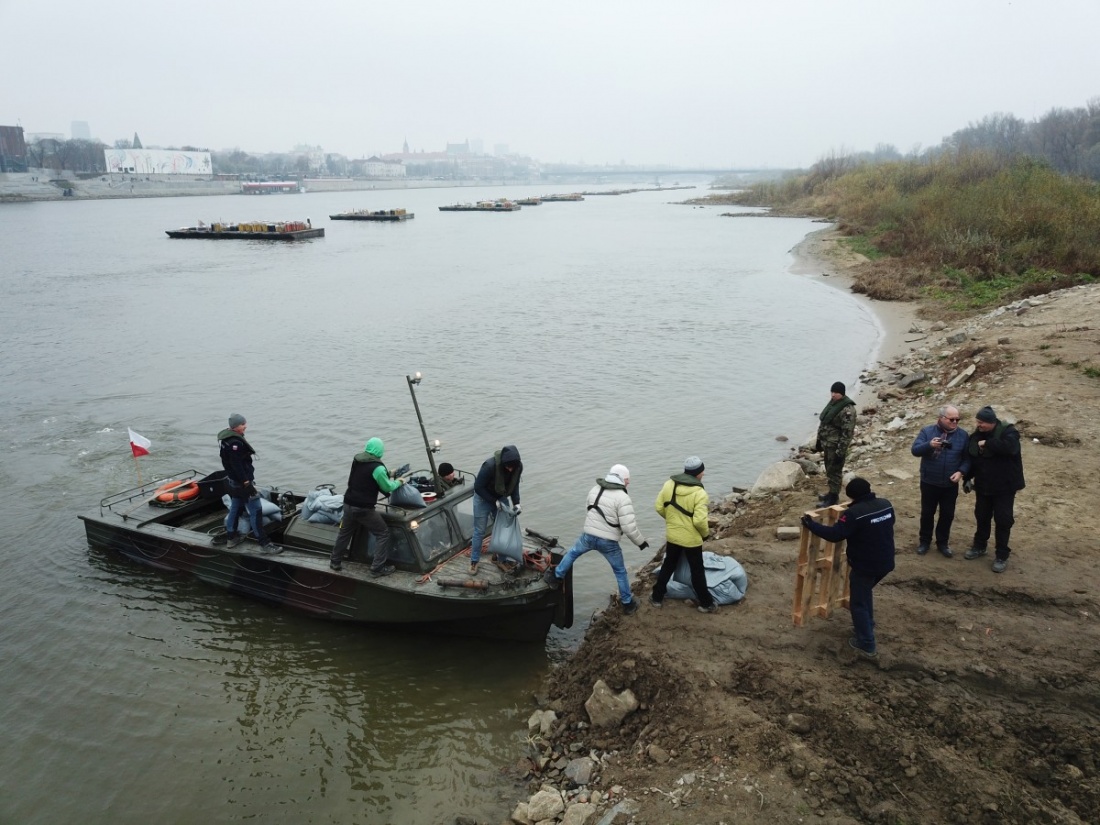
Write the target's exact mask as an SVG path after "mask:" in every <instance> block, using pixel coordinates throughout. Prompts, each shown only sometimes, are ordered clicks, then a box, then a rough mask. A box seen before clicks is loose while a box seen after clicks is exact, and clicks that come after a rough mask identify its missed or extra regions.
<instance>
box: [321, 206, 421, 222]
mask: <svg viewBox="0 0 1100 825" xmlns="http://www.w3.org/2000/svg"><path fill="white" fill-rule="evenodd" d="M415 217H416V215H415V214H413V213H412V212H406V211H405V210H404V209H381V210H377V211H374V212H370V211H368V210H366V209H353V210H352V211H350V212H340V213H339V214H336V215H329V218H330V219H331V220H334V221H382V222H385V223H399V222H400V221H407V220H411V219H413V218H415Z"/></svg>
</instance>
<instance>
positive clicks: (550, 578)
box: [542, 567, 561, 590]
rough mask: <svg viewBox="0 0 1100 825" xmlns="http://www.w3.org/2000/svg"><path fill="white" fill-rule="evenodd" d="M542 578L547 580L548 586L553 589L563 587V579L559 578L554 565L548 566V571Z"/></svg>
mask: <svg viewBox="0 0 1100 825" xmlns="http://www.w3.org/2000/svg"><path fill="white" fill-rule="evenodd" d="M542 580H543V581H544V582H546V586H547V587H549V588H550V589H551V590H557V589H558V588H559V587H561V579H559V578H558V574H557V573H555V572H554V568H553V567H547V568H546V572H545V573H543V574H542Z"/></svg>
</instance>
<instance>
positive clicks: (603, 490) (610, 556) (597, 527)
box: [543, 464, 649, 616]
mask: <svg viewBox="0 0 1100 825" xmlns="http://www.w3.org/2000/svg"><path fill="white" fill-rule="evenodd" d="M629 484H630V470H628V469H627V468H626V467H624V466H623V465H622V464H616V465H615V466H613V467H612V468H611V470H610V471H609V472H608V473H607V475H606V476H604V477H603V478H600V479H597V480H596V486H595V487H593V488H592V489H591V490H589V491H588V515H587V516H586V517H585V520H584V532H583V533H581V537H580V538H579V539H577V542H576V544H574V545H573V546H572V547H571V548H570V549H569V552H568V553H566V554H565V556H564V557H563V558H562V560H561V562H560V563H559V564H558V566H557V567H552V568H550V569H548V570H547V571H546V573H545V574H544V576H543V578H544V579H545V580H546V583H547V584H548V585H550V586H551V587H553V588H555V589H557V588H559V587H561V583H562V580H563V579H564V578H565V577H566V575H568V573H569V570H570V568H572V567H573V563H574V562H575V561H576V560H577V559H578V558H580V557H581V556H583V555H584V554H585V553H587V552H588V551H589V550H596V551H598V552H599V553H600V554H601V555H602V556H603V557H604V558H605V559H607V563H608V564H610V565H611V569H612V570H614V571H615V580H616V581H617V582H618V584H619V603H620V604H621V605H622V606H623V613H625V614H626V615H627V616H631V615H633V614H634V613H637V612H638V602H637V601H636V600H635V599H634V596H633V595H632V594H631V592H630V579H629V577H628V576H627V573H626V564H625V563H624V562H623V551H622V548H621V547H619V540H620V539H622V537H623V536H624V535H625V536H626V537H627V538H628V539H630V540H631V541H632V542H634V544H636V545H637V546H638V549H639V550H645V549H646V548H647V547H649V542H647V541H646V540H645V539H644V538H642V534H641V532H640V531H639V530H638V522H637V519H635V518H634V504H633V503H632V502H631V501H630V496H629V495H628V494H627V492H626V488H627V486H628V485H629Z"/></svg>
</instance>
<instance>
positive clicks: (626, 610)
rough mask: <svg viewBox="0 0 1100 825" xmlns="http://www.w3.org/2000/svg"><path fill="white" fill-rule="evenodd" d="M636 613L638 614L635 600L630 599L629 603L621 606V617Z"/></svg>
mask: <svg viewBox="0 0 1100 825" xmlns="http://www.w3.org/2000/svg"><path fill="white" fill-rule="evenodd" d="M637 612H638V600H637V599H631V600H630V601H628V602H627V603H626V604H624V605H623V615H624V616H633V615H634V614H635V613H637Z"/></svg>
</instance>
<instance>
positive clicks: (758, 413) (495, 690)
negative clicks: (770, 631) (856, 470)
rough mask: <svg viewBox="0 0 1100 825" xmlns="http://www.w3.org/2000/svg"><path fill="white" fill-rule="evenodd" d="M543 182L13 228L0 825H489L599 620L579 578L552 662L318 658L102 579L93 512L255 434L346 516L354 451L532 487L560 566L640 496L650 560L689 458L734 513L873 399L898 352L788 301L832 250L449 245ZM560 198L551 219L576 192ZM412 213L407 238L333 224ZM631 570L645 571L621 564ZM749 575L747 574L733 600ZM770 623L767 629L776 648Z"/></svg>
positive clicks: (247, 624)
mask: <svg viewBox="0 0 1100 825" xmlns="http://www.w3.org/2000/svg"><path fill="white" fill-rule="evenodd" d="M551 189H552V188H548V187H542V186H539V185H534V186H527V187H522V188H516V189H515V190H513V191H505V190H500V189H485V190H480V191H479V190H476V189H466V190H454V189H448V190H438V191H435V190H412V191H400V192H386V191H375V192H348V193H331V194H327V193H326V194H322V193H316V194H305V195H298V196H269V197H264V198H243V197H239V196H238V197H202V198H164V199H154V200H120V201H90V202H78V203H69V202H53V203H34V204H14V205H2V206H0V295H2V296H3V298H2V301H0V330H2V334H0V340H2V342H3V358H2V359H0V386H2V388H3V389H2V393H0V432H2V435H3V450H4V460H3V462H2V463H0V481H2V482H3V483H4V487H5V489H6V490H7V491H8V492H7V495H6V496H4V497H3V498H2V499H0V539H2V540H0V553H2V554H3V570H4V576H3V578H2V580H0V605H2V608H0V619H2V621H0V649H2V651H3V658H4V665H3V667H2V668H0V695H2V696H3V702H2V703H0V733H2V736H0V777H3V779H2V780H0V789H2V790H0V822H4V823H8V822H11V823H17V822H18V823H56V822H76V821H80V822H85V823H108V822H110V823H135V824H136V823H147V822H150V821H170V822H177V823H206V822H210V821H261V822H288V823H291V822H294V823H296V822H305V821H309V822H312V823H353V822H361V823H391V822H392V823H412V825H419V824H420V823H424V825H434V824H435V823H441V822H450V821H453V817H454V815H456V814H461V813H464V814H467V815H469V816H473V817H477V818H481V819H484V820H490V821H492V820H498V819H500V818H501V817H502V816H503V815H504V814H506V813H507V812H508V811H509V810H510V809H511V800H513V799H514V798H516V797H517V796H518V792H517V790H516V788H515V786H514V785H513V783H512V782H511V780H509V779H508V778H507V776H505V775H504V774H503V773H502V772H501V766H503V765H509V764H512V763H513V762H515V760H516V759H517V758H518V757H519V756H521V755H522V754H523V753H524V752H525V751H524V742H523V738H524V735H525V733H526V719H527V717H528V715H529V714H530V712H531V710H532V709H533V704H532V700H531V696H532V694H533V692H535V691H536V690H537V689H538V687H539V684H540V680H541V679H542V678H543V676H544V675H545V674H546V672H547V671H548V669H549V668H550V667H551V665H552V662H553V660H554V659H555V658H557V657H560V654H561V652H562V651H567V650H569V649H571V648H573V647H575V646H576V644H577V643H578V642H579V639H580V637H581V634H582V633H583V628H584V626H585V624H586V623H587V620H588V618H589V617H591V615H592V614H593V612H594V611H596V610H598V609H601V608H603V607H605V606H606V605H607V603H608V596H609V594H611V593H613V592H614V590H615V587H614V579H613V577H612V575H611V571H610V569H609V568H608V567H607V565H606V564H605V563H604V562H603V561H602V559H600V558H599V557H598V556H596V554H592V555H591V556H587V557H585V558H584V559H582V560H581V561H580V562H579V564H578V566H577V568H576V576H575V580H576V582H577V608H576V617H577V623H576V625H575V626H574V628H573V629H572V630H571V631H568V632H556V631H555V633H554V634H553V635H552V636H551V638H550V639H549V640H548V642H547V645H546V646H545V647H543V646H540V645H511V644H505V643H491V642H483V641H474V640H459V639H449V638H448V639H436V638H429V637H424V636H416V635H405V634H398V633H391V632H385V631H380V630H364V629H358V628H350V627H344V626H337V625H331V624H327V623H323V622H318V621H314V620H311V619H306V618H302V617H298V616H296V615H293V614H290V613H288V612H284V611H280V610H277V609H273V608H269V607H266V606H263V605H260V604H256V603H252V602H249V601H247V600H244V599H241V598H239V597H236V596H232V595H230V594H227V593H223V592H221V591H218V590H214V589H211V588H208V587H206V586H204V585H201V584H198V583H195V582H191V581H189V580H187V579H185V578H183V577H180V576H173V575H168V574H163V573H158V572H154V571H151V570H148V569H145V568H142V567H140V566H138V565H136V564H133V563H131V562H127V561H125V560H123V559H121V558H118V557H115V556H112V555H109V554H105V553H103V552H100V551H98V550H92V549H90V548H89V547H88V545H87V543H86V541H85V538H84V531H83V525H82V523H81V522H80V521H79V520H78V519H77V514H79V513H82V512H85V511H88V510H91V509H93V508H95V507H96V506H97V504H98V501H99V499H100V498H102V497H103V496H105V495H108V494H110V493H112V492H115V491H118V490H121V489H123V488H126V487H130V486H133V485H134V484H135V483H136V468H135V462H134V460H133V459H132V457H131V455H130V450H129V446H128V442H127V434H126V428H127V427H132V428H133V429H134V430H136V431H137V432H139V433H141V434H142V435H144V436H145V437H147V438H149V439H150V440H151V441H152V452H151V455H149V456H147V457H145V458H143V459H141V462H142V463H141V471H142V473H143V475H144V476H145V477H146V478H147V479H148V478H150V477H153V476H165V475H169V474H171V473H172V472H173V471H177V470H181V469H187V468H192V467H194V468H196V469H199V470H203V471H211V470H214V469H217V468H218V458H217V442H216V440H215V434H216V433H217V432H218V430H220V429H221V428H222V427H224V426H225V421H226V417H227V416H228V415H229V413H231V412H241V413H243V414H244V415H245V416H247V418H248V421H249V439H250V441H251V442H252V443H253V445H254V446H255V447H256V449H257V452H258V457H257V461H256V464H257V469H258V480H259V481H260V483H269V484H270V483H274V484H278V485H280V486H281V487H282V488H284V489H286V488H288V487H289V488H291V489H294V490H296V491H302V492H304V491H305V490H308V489H311V488H312V487H314V486H316V485H317V484H320V483H324V482H332V483H335V484H336V485H337V486H338V487H342V486H343V483H344V481H345V479H346V476H347V468H348V466H349V461H350V459H351V456H352V455H353V454H354V453H355V452H356V451H357V450H359V449H361V447H362V444H363V442H364V441H365V440H366V439H367V438H368V437H370V436H374V435H377V436H380V437H381V438H383V440H384V441H385V442H386V459H387V461H388V463H389V464H390V466H391V467H392V466H397V465H399V464H402V463H404V462H406V461H411V462H412V463H413V464H414V466H423V464H424V454H423V446H422V441H421V437H420V432H419V428H418V425H417V422H416V416H415V414H414V411H413V408H412V403H411V400H410V398H409V393H408V388H407V385H406V382H405V376H406V375H407V374H410V373H412V372H415V371H418V370H419V371H421V372H423V373H424V382H423V384H422V385H421V389H420V390H419V393H418V397H419V401H420V404H421V408H422V410H423V413H424V417H425V422H426V426H427V430H428V435H429V438H433V439H434V438H438V439H440V440H441V441H442V442H443V449H442V451H441V452H440V454H439V456H438V458H439V460H446V461H450V462H452V463H453V464H455V465H457V466H459V467H462V468H465V469H469V470H473V471H476V469H477V468H478V466H479V465H480V463H481V461H482V460H483V459H484V458H486V457H487V456H488V455H490V454H491V453H492V452H493V451H494V450H496V449H499V448H500V447H501V446H502V445H504V444H509V443H514V444H516V445H517V446H518V447H519V449H520V451H521V453H522V456H523V460H524V464H525V472H524V478H523V484H522V488H521V490H522V497H523V504H524V514H523V516H522V517H521V523H522V524H523V526H525V527H532V528H534V529H537V530H539V531H540V532H543V533H548V534H552V535H557V536H559V537H560V538H561V540H562V542H563V543H566V544H568V543H570V542H572V541H573V540H574V539H575V538H576V535H577V532H578V530H579V529H580V526H581V524H582V522H583V519H584V510H583V503H584V496H585V494H586V493H587V490H588V488H589V487H590V486H591V485H592V483H593V480H594V479H595V478H596V477H597V476H602V475H603V474H604V473H605V472H606V471H607V468H608V467H609V466H610V465H611V464H614V463H619V462H621V463H624V464H626V465H627V466H628V467H630V469H631V473H632V483H631V493H632V494H633V496H634V498H635V501H636V504H637V506H638V510H639V513H640V523H641V527H642V530H643V532H644V533H645V535H646V536H647V537H648V538H649V539H650V541H651V543H652V544H653V545H654V546H659V544H660V537H661V522H660V520H659V519H658V518H657V516H656V514H655V513H654V512H653V510H652V501H653V499H654V497H655V496H656V493H657V491H658V490H659V488H660V485H661V484H662V483H663V480H664V479H665V478H667V476H668V475H669V474H670V473H673V472H678V471H679V469H680V467H681V464H682V461H683V459H684V457H685V456H688V455H691V454H697V455H699V456H701V457H702V458H703V459H704V461H705V462H706V465H707V475H706V484H707V488H708V489H709V490H710V491H711V495H712V498H713V497H718V496H720V495H722V494H724V493H725V492H728V491H729V488H730V486H731V485H746V484H750V483H751V482H752V481H753V479H754V478H755V477H756V475H757V474H758V473H759V471H760V470H761V469H762V468H763V467H764V466H765V465H766V464H767V463H769V462H771V461H774V460H777V459H779V458H781V457H782V456H783V455H784V454H785V452H786V450H785V446H784V445H783V444H781V443H779V442H777V441H776V440H775V437H776V436H778V435H787V436H790V437H791V438H792V440H796V439H800V438H803V437H804V436H806V435H807V434H808V433H809V432H811V431H812V430H813V428H814V423H815V419H814V416H815V414H816V413H817V412H818V411H819V410H820V409H821V407H822V406H823V405H824V403H825V402H826V401H827V399H828V388H829V385H830V384H831V383H832V382H833V381H834V380H838V379H839V380H845V381H847V382H848V384H849V386H852V385H853V384H854V383H855V380H856V377H857V375H858V373H859V371H860V370H861V368H862V367H863V366H865V365H866V364H867V362H868V361H869V360H870V359H871V358H872V356H873V354H874V351H875V348H876V346H877V343H878V341H879V339H880V338H881V331H880V329H879V327H878V325H877V324H876V322H875V319H874V318H873V316H872V315H871V314H870V313H869V311H868V310H867V309H866V308H865V307H864V306H863V305H862V304H860V303H859V302H858V301H857V300H855V299H854V298H853V297H852V296H851V295H849V294H848V293H846V292H844V291H841V290H837V289H834V288H832V287H829V286H827V285H825V284H823V283H820V282H819V281H816V280H812V279H809V278H804V277H801V276H798V275H794V274H792V273H791V272H790V267H791V264H792V259H791V255H790V252H789V250H790V249H791V248H792V247H793V246H794V245H795V244H796V243H797V242H798V241H799V240H800V239H801V238H803V237H804V236H805V235H806V234H807V233H808V232H810V231H812V230H814V229H816V228H817V226H816V225H814V224H812V223H811V222H809V221H806V220H799V219H767V220H763V219H761V220H757V219H730V218H723V217H720V213H721V212H722V211H725V210H723V209H719V208H712V207H707V208H695V207H689V206H684V205H674V203H673V202H674V201H677V200H683V199H685V198H686V197H691V196H693V195H698V194H702V191H703V190H696V191H695V192H690V191H687V192H643V193H636V194H632V195H624V196H619V197H589V198H588V199H587V200H586V201H584V202H582V203H547V204H543V205H542V206H538V207H528V208H525V209H523V210H522V211H521V212H518V213H505V214H482V213H441V212H439V211H438V210H437V207H438V206H439V205H442V204H447V203H452V202H454V201H455V200H456V199H461V200H473V199H476V198H479V197H483V196H486V197H499V196H501V195H509V196H512V197H520V196H523V195H530V194H542V193H544V192H546V191H550V190H551ZM558 190H559V191H567V189H566V188H561V187H558ZM395 207H404V208H406V209H408V210H409V211H411V212H414V213H415V214H416V217H415V219H414V220H412V221H409V222H407V223H404V224H396V225H388V224H373V223H351V222H334V221H330V220H329V219H328V217H327V216H328V215H329V214H330V213H335V212H338V211H343V210H346V209H351V208H369V209H388V208H395ZM306 217H309V218H311V220H312V222H313V224H314V225H315V226H317V225H323V226H325V227H326V234H327V237H325V238H323V239H318V240H314V241H309V242H302V243H293V244H263V243H256V242H237V243H231V242H222V243H214V242H209V241H206V242H203V241H183V240H169V239H168V238H167V237H166V236H165V235H164V230H165V229H171V228H175V227H177V226H181V225H193V224H194V223H195V222H196V221H198V220H203V221H206V222H208V223H209V222H213V221H216V220H222V221H226V222H230V221H237V220H254V219H272V220H284V219H304V218H306ZM625 550H626V555H627V559H628V563H629V564H630V566H631V568H632V569H633V570H636V569H637V568H638V567H640V566H641V565H642V564H643V563H644V562H645V561H647V560H648V557H649V554H642V553H639V552H637V551H635V550H633V549H630V545H629V543H626V544H625ZM748 572H749V575H750V578H751V575H752V571H751V570H750V571H748ZM777 620H778V619H777Z"/></svg>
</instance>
